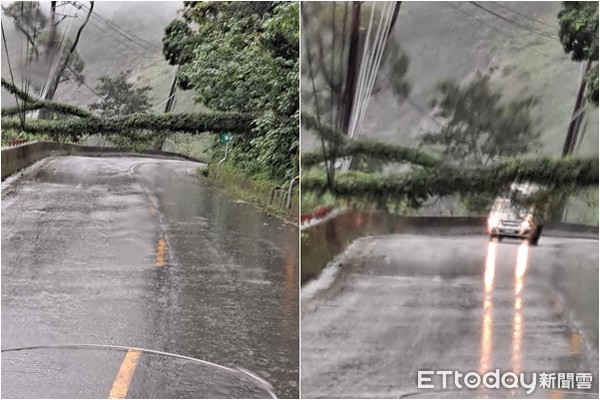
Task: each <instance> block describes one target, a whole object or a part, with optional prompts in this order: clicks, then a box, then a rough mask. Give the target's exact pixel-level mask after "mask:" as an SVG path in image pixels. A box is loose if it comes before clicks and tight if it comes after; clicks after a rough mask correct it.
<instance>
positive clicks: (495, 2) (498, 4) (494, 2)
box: [490, 1, 556, 29]
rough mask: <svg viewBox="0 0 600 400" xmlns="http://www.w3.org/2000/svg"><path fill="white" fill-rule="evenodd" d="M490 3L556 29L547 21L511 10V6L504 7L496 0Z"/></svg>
mask: <svg viewBox="0 0 600 400" xmlns="http://www.w3.org/2000/svg"><path fill="white" fill-rule="evenodd" d="M490 3H493V4H495V5H496V6H498V7H500V8H502V9H504V10H506V11H508V12H511V13H513V14H516V15H519V16H521V17H523V18H526V19H528V20H530V21H533V22H537V23H538V24H541V25H545V26H547V27H548V28H552V29H556V26H552V25H550V24H547V23H546V22H544V21H540V20H539V19H536V18H533V17H530V16H529V15H527V14H523V13H520V12H518V11H517V10H513V9H512V8H508V7H506V6H504V5H502V4H500V3H498V2H497V1H491V2H490Z"/></svg>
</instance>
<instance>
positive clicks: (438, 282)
mask: <svg viewBox="0 0 600 400" xmlns="http://www.w3.org/2000/svg"><path fill="white" fill-rule="evenodd" d="M341 263H342V267H341V268H337V275H336V278H335V279H333V280H332V279H329V282H325V280H326V279H325V278H324V276H325V275H331V274H334V273H336V269H335V267H328V269H327V270H326V271H327V272H326V273H324V275H322V277H321V278H319V279H317V280H316V281H314V282H311V283H309V284H307V285H305V286H304V287H303V289H302V324H301V327H302V333H301V338H302V377H301V381H302V396H303V397H306V398H315V397H329V398H332V397H379V398H382V397H383V398H390V397H391V398H432V397H434V398H464V397H468V398H477V397H479V398H498V397H500V398H513V397H534V398H573V397H574V398H581V397H587V398H598V383H597V379H598V345H597V343H598V241H597V240H574V239H561V238H551V237H544V236H542V239H541V240H540V245H539V246H538V247H529V246H528V245H527V244H522V243H521V242H519V241H510V240H505V241H503V242H500V243H497V242H488V240H487V238H486V237H485V236H462V237H461V236H458V237H441V236H440V237H434V236H416V235H390V236H380V237H373V238H363V239H360V240H358V241H355V242H354V243H352V244H351V245H350V246H349V248H348V249H347V251H346V252H345V253H344V255H343V256H342V257H341ZM496 369H499V371H498V377H499V378H500V379H502V376H503V375H504V374H505V373H507V372H511V371H512V372H515V373H520V372H523V373H526V375H525V377H526V379H527V380H526V383H527V384H529V383H530V381H531V378H532V375H531V373H532V372H537V373H538V374H540V373H542V372H546V373H555V374H556V375H554V377H555V378H554V381H555V382H554V385H558V383H557V382H558V378H559V376H558V373H563V372H564V373H588V372H589V373H592V385H591V389H590V390H587V389H580V390H577V386H576V385H577V383H576V382H574V383H573V386H574V387H575V389H563V390H547V389H546V388H542V389H539V388H538V389H536V390H535V391H533V393H532V394H530V395H527V394H526V393H525V391H524V390H522V389H520V388H507V389H488V388H486V387H485V386H482V385H481V384H480V386H479V387H478V388H474V389H468V388H466V385H465V384H464V380H461V379H462V378H460V377H459V381H458V384H459V385H460V386H461V387H462V389H459V387H458V386H456V385H455V383H454V382H455V380H456V378H457V375H449V376H448V381H447V389H446V390H443V388H442V385H443V383H442V375H439V374H436V375H426V374H425V373H423V375H422V377H424V378H427V377H429V378H432V380H431V381H429V382H428V381H425V380H423V382H422V383H424V384H428V385H434V388H433V389H431V388H427V387H424V388H419V387H418V372H417V371H419V370H421V371H458V372H460V373H462V374H466V373H469V372H475V373H477V374H479V376H483V375H484V374H485V373H487V372H489V371H492V372H494V371H495V370H496ZM548 376H551V375H548ZM578 376H580V377H582V376H583V378H580V379H584V380H585V379H587V376H586V375H578ZM470 378H472V379H471V381H470V382H471V384H473V385H474V384H475V383H476V382H477V381H476V377H475V375H470ZM488 379H489V380H488V381H487V382H488V384H490V385H491V384H494V379H495V378H494V377H492V376H488ZM506 379H507V380H506V383H507V386H513V385H512V384H511V376H510V375H507V377H506ZM541 379H543V378H541V377H540V378H538V384H539V383H541ZM576 379H577V378H576V376H575V375H573V376H570V375H565V376H564V379H561V382H563V385H567V386H569V385H570V383H569V382H570V381H575V380H576ZM565 381H566V382H567V383H564V382H565ZM555 387H556V388H558V386H555Z"/></svg>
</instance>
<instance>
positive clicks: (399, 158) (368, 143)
mask: <svg viewBox="0 0 600 400" xmlns="http://www.w3.org/2000/svg"><path fill="white" fill-rule="evenodd" d="M329 156H330V157H331V158H343V157H355V156H365V157H369V158H371V159H376V160H378V161H383V162H401V163H402V162H409V163H412V164H417V165H421V166H425V167H434V166H437V165H439V164H441V161H442V160H441V159H439V158H437V157H434V156H432V155H430V154H428V153H425V152H423V151H420V150H418V149H414V148H410V147H405V146H399V145H394V144H389V143H380V142H375V141H372V140H359V139H357V140H353V141H352V142H349V143H347V144H344V145H342V146H341V147H339V148H337V149H336V150H335V152H334V151H333V150H332V152H331V153H330V154H329ZM323 161H325V160H324V157H323V152H321V151H316V152H312V153H306V154H303V155H302V165H303V166H305V167H311V166H314V165H316V164H318V163H320V162H323Z"/></svg>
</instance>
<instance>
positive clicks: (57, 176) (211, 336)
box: [2, 157, 298, 398]
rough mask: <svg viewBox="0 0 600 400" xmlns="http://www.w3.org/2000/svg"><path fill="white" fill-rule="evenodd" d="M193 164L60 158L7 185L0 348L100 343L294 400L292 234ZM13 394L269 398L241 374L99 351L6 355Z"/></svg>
mask: <svg viewBox="0 0 600 400" xmlns="http://www.w3.org/2000/svg"><path fill="white" fill-rule="evenodd" d="M197 167H198V165H197V164H194V163H191V162H184V161H173V160H155V159H149V158H86V157H60V158H54V159H46V160H44V161H42V162H41V163H38V164H37V165H36V166H35V167H34V168H33V171H31V173H29V174H27V175H26V177H25V178H24V179H22V180H20V181H19V180H18V181H16V182H12V183H11V184H10V185H7V184H6V183H5V184H3V199H2V348H3V349H9V348H18V347H22V346H34V345H63V344H73V343H76V344H102V345H115V346H126V347H137V348H145V349H152V350H159V351H166V352H170V353H175V354H179V355H184V356H189V357H194V358H199V359H202V360H207V361H210V362H213V363H216V364H218V365H222V366H224V367H229V368H231V367H235V366H238V367H242V368H244V369H247V370H248V371H251V372H252V373H254V374H257V375H258V376H260V377H261V378H264V379H265V380H267V381H269V382H271V383H272V384H273V386H274V391H275V394H276V395H277V396H279V397H297V396H298V264H297V260H298V233H297V232H298V231H297V228H296V227H294V226H291V225H288V224H284V223H283V222H282V221H281V220H279V219H278V218H275V217H273V216H271V215H269V214H266V213H264V212H262V211H259V210H258V209H256V208H255V207H253V206H251V205H248V204H245V203H243V202H239V201H236V200H235V199H232V198H231V197H229V196H227V195H226V194H224V193H223V192H222V191H221V190H219V189H216V188H214V187H213V186H211V185H209V184H207V183H206V181H205V180H204V179H202V178H199V177H197V176H196V175H195V171H196V168H197ZM2 395H3V397H5V398H6V397H10V398H39V397H43V398H57V397H59V398H73V397H75V398H107V397H109V396H110V397H116V398H119V397H124V396H125V395H126V396H127V397H128V398H178V397H179V398H191V397H196V398H198V397H257V396H258V397H264V396H265V389H264V386H261V384H259V383H257V381H256V380H255V379H253V378H251V377H249V376H248V375H244V374H242V373H239V372H235V371H234V372H232V371H231V370H229V369H223V368H220V367H219V366H210V365H205V364H199V363H196V362H193V361H191V360H184V359H178V358H174V357H169V356H164V355H158V354H150V353H145V352H141V353H140V352H136V351H126V350H120V349H110V348H100V347H79V348H70V347H69V348H58V349H55V348H54V349H53V348H51V349H37V350H26V351H17V352H3V353H2Z"/></svg>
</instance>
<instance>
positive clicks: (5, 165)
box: [1, 142, 207, 180]
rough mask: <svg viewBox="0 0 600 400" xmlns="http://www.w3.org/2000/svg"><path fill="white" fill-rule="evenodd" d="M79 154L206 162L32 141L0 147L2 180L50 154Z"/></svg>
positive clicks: (173, 155)
mask: <svg viewBox="0 0 600 400" xmlns="http://www.w3.org/2000/svg"><path fill="white" fill-rule="evenodd" d="M67 155H81V156H88V157H99V156H103V157H109V156H120V157H148V156H149V157H155V158H172V159H179V160H187V161H195V162H201V163H207V160H197V159H194V158H191V157H187V156H184V155H183V154H178V153H171V152H167V151H153V150H148V151H144V152H132V151H131V150H128V149H122V148H118V147H103V146H80V145H77V144H71V143H56V142H33V143H27V144H23V145H20V146H15V147H8V148H3V149H2V157H1V158H2V173H1V175H2V180H4V179H5V178H7V177H8V176H10V175H12V174H14V173H16V172H18V171H20V170H21V169H23V168H26V167H28V166H30V165H31V164H33V163H35V162H36V161H39V160H41V159H43V158H46V157H50V156H67Z"/></svg>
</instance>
